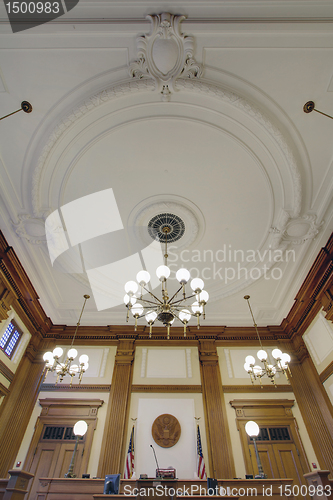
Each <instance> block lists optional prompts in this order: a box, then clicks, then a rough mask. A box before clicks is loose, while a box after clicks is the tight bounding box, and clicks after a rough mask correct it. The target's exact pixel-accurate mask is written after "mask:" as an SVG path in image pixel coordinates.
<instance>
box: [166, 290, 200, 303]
mask: <svg viewBox="0 0 333 500" xmlns="http://www.w3.org/2000/svg"><path fill="white" fill-rule="evenodd" d="M195 296H196V294H195V293H194V294H193V295H189V296H188V297H184V298H183V299H179V300H175V302H173V303H172V304H170V305H172V306H173V305H174V304H178V303H179V302H184V300H189V299H192V298H193V297H195Z"/></svg>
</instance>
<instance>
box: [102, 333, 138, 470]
mask: <svg viewBox="0 0 333 500" xmlns="http://www.w3.org/2000/svg"><path fill="white" fill-rule="evenodd" d="M133 360H134V341H132V340H121V341H120V342H119V345H118V349H117V354H116V360H115V366H114V370H113V377H112V381H111V391H110V398H109V403H108V410H107V417H106V422H105V428H104V436H103V445H102V449H101V454H100V460H99V466H98V475H99V476H100V477H103V476H105V475H106V474H118V473H121V472H122V471H123V468H124V463H123V462H124V459H125V456H124V455H125V454H124V450H125V448H124V447H125V446H126V443H125V439H126V428H127V421H128V412H129V402H130V401H129V400H130V395H131V387H132V375H133V373H132V367H133Z"/></svg>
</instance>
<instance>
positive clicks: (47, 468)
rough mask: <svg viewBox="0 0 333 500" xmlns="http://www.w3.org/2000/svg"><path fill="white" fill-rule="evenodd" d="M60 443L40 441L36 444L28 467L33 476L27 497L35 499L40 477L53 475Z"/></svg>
mask: <svg viewBox="0 0 333 500" xmlns="http://www.w3.org/2000/svg"><path fill="white" fill-rule="evenodd" d="M60 446H61V445H60V443H40V444H39V445H38V446H37V449H36V453H35V455H34V458H33V462H32V465H31V468H30V471H29V472H31V473H32V474H34V475H35V477H34V478H33V480H32V484H31V486H30V493H29V496H28V499H31V500H33V499H35V498H36V492H37V490H38V488H39V478H40V477H53V474H54V470H55V467H56V463H57V460H58V455H59V451H60Z"/></svg>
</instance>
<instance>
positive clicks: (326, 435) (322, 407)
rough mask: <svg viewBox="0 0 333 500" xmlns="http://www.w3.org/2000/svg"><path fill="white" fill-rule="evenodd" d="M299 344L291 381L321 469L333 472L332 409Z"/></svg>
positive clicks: (306, 355) (292, 366) (309, 359)
mask: <svg viewBox="0 0 333 500" xmlns="http://www.w3.org/2000/svg"><path fill="white" fill-rule="evenodd" d="M299 347H300V346H299ZM302 347H303V348H302V355H299V359H296V360H294V359H293V361H292V362H291V363H290V371H291V377H289V378H290V383H291V385H292V388H293V391H294V394H295V397H296V400H297V403H298V406H299V409H300V411H301V413H302V417H303V419H304V423H305V425H306V428H307V431H308V434H309V437H310V439H311V442H312V446H313V448H314V451H315V453H316V455H317V458H318V461H319V465H320V468H321V469H323V470H329V471H330V472H331V474H333V408H332V404H331V402H330V400H329V398H328V395H327V393H326V391H325V388H324V387H323V384H322V383H321V381H320V378H319V375H318V372H317V370H316V368H315V366H314V365H313V362H312V360H311V358H310V357H309V355H308V353H307V350H306V347H305V345H303V346H302Z"/></svg>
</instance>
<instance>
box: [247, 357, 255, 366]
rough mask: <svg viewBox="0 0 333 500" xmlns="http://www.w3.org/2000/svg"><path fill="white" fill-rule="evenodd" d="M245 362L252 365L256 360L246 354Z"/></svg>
mask: <svg viewBox="0 0 333 500" xmlns="http://www.w3.org/2000/svg"><path fill="white" fill-rule="evenodd" d="M245 362H246V363H248V364H249V365H254V363H255V362H256V360H255V358H254V357H253V356H246V358H245Z"/></svg>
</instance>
